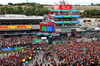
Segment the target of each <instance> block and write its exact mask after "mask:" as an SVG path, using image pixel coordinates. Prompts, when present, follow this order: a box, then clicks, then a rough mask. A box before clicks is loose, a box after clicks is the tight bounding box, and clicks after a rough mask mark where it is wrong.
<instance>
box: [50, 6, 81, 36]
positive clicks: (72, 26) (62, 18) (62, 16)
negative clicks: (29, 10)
mask: <svg viewBox="0 0 100 66" xmlns="http://www.w3.org/2000/svg"><path fill="white" fill-rule="evenodd" d="M79 17H80V15H79V14H78V10H72V5H69V4H67V5H65V4H63V5H60V4H56V5H55V6H54V9H53V10H49V19H50V20H51V21H53V23H54V24H55V32H57V33H61V34H64V35H69V33H70V35H74V33H75V31H76V28H77V26H76V24H78V23H79V21H78V20H77V18H79Z"/></svg>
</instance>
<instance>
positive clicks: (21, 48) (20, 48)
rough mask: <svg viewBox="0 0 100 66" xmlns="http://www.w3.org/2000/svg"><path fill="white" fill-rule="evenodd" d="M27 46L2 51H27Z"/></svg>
mask: <svg viewBox="0 0 100 66" xmlns="http://www.w3.org/2000/svg"><path fill="white" fill-rule="evenodd" d="M26 48H27V46H25V47H15V48H2V49H1V50H0V51H14V50H15V51H16V50H23V49H26Z"/></svg>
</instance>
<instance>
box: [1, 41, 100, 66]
mask: <svg viewBox="0 0 100 66" xmlns="http://www.w3.org/2000/svg"><path fill="white" fill-rule="evenodd" d="M37 47H41V49H40V50H38V51H36V50H34V45H32V46H31V48H29V49H26V50H25V49H24V50H23V51H18V52H16V51H15V53H12V54H10V56H8V55H7V57H5V56H3V57H1V58H0V64H1V66H27V64H26V63H25V62H23V61H22V60H23V59H25V60H26V61H28V62H33V61H35V62H36V63H33V64H32V65H33V66H43V65H44V62H50V64H47V66H57V65H58V66H100V42H99V41H93V42H85V41H83V40H82V41H81V42H77V41H76V40H72V41H71V43H70V42H67V41H65V42H64V43H61V44H53V45H52V48H51V47H50V46H49V44H42V45H35V48H37ZM40 55H42V57H40V58H39V59H38V57H39V56H40ZM29 57H32V59H31V60H30V59H29ZM57 60H58V61H57ZM39 61H40V62H39ZM45 66H46V65H45Z"/></svg>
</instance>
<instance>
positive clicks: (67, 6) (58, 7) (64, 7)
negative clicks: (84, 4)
mask: <svg viewBox="0 0 100 66" xmlns="http://www.w3.org/2000/svg"><path fill="white" fill-rule="evenodd" d="M71 9H72V5H55V6H54V10H71Z"/></svg>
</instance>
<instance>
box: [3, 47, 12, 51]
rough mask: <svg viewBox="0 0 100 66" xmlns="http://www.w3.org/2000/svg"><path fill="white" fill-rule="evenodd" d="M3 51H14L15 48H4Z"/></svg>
mask: <svg viewBox="0 0 100 66" xmlns="http://www.w3.org/2000/svg"><path fill="white" fill-rule="evenodd" d="M1 51H13V48H2V49H1Z"/></svg>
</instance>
